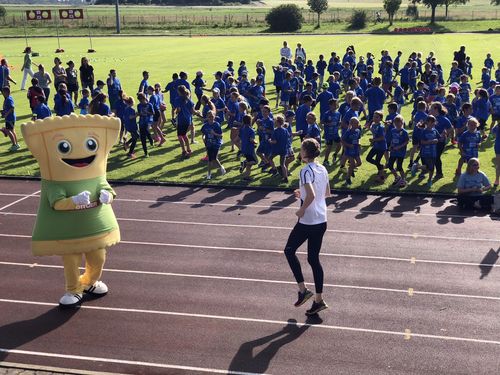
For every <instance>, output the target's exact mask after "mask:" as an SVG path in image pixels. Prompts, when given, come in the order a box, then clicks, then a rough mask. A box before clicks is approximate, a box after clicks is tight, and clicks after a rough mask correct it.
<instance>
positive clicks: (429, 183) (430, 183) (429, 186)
mask: <svg viewBox="0 0 500 375" xmlns="http://www.w3.org/2000/svg"><path fill="white" fill-rule="evenodd" d="M425 185H426V186H427V187H428V188H429V189H430V188H431V187H432V180H429V181H427V184H425Z"/></svg>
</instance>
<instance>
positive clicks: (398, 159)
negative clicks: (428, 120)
mask: <svg viewBox="0 0 500 375" xmlns="http://www.w3.org/2000/svg"><path fill="white" fill-rule="evenodd" d="M393 124H394V128H392V129H391V136H390V140H391V143H390V146H389V152H390V156H389V162H388V163H387V166H388V168H389V170H390V171H391V173H392V174H393V175H394V182H393V183H392V186H396V185H399V187H405V186H406V174H405V171H404V169H403V161H404V158H405V156H406V146H407V145H408V141H409V136H408V132H407V131H406V129H404V128H403V125H404V119H403V117H402V116H400V115H398V116H396V117H395V118H394V121H393ZM394 163H396V168H394ZM398 172H399V174H398Z"/></svg>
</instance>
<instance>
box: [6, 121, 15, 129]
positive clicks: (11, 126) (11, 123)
mask: <svg viewBox="0 0 500 375" xmlns="http://www.w3.org/2000/svg"><path fill="white" fill-rule="evenodd" d="M14 124H15V123H14V122H13V121H5V128H6V129H8V130H14Z"/></svg>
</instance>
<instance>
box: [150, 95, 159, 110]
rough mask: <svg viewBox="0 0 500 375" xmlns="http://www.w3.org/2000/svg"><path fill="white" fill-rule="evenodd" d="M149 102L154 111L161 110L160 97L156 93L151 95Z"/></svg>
mask: <svg viewBox="0 0 500 375" xmlns="http://www.w3.org/2000/svg"><path fill="white" fill-rule="evenodd" d="M149 102H150V103H151V105H152V106H153V111H154V112H155V113H156V112H160V97H159V96H158V95H156V94H153V95H151V96H150V97H149Z"/></svg>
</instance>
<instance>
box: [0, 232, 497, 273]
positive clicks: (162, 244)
mask: <svg viewBox="0 0 500 375" xmlns="http://www.w3.org/2000/svg"><path fill="white" fill-rule="evenodd" d="M0 237H7V238H9V237H12V238H31V236H28V235H23V234H6V233H0ZM120 243H121V244H126V245H139V246H154V247H180V248H187V249H201V250H228V251H244V252H255V253H269V254H280V255H282V254H283V250H271V249H254V248H245V247H229V246H208V245H189V244H179V243H165V242H149V241H126V240H122V241H120ZM297 254H300V255H307V252H305V251H297ZM321 256H322V257H323V256H325V257H334V258H354V259H370V260H382V261H384V260H389V261H395V262H404V263H408V262H409V263H411V264H417V263H428V264H447V265H453V266H472V267H492V268H496V267H500V264H492V263H472V262H455V261H447V260H432V259H416V258H415V257H410V258H398V257H384V256H375V255H357V254H339V253H326V252H322V253H321Z"/></svg>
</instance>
